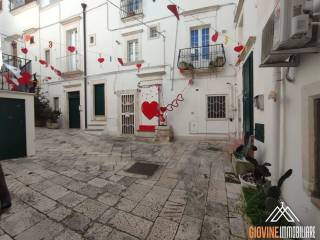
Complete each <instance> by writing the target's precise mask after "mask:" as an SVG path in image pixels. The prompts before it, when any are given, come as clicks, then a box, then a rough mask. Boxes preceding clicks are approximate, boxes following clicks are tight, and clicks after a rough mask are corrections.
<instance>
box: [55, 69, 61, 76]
mask: <svg viewBox="0 0 320 240" xmlns="http://www.w3.org/2000/svg"><path fill="white" fill-rule="evenodd" d="M54 71H55V73H56V74H57V75H58V76H59V77H61V76H62V73H61V71H59V70H57V69H55V70H54Z"/></svg>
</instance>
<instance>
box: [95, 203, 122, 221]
mask: <svg viewBox="0 0 320 240" xmlns="http://www.w3.org/2000/svg"><path fill="white" fill-rule="evenodd" d="M118 212H119V210H118V209H115V208H113V207H111V208H109V209H108V210H107V211H105V212H104V214H103V215H102V216H101V217H100V219H99V222H101V223H103V224H106V223H107V222H109V221H110V219H112V218H113V217H114V216H115V215H116V214H117V213H118Z"/></svg>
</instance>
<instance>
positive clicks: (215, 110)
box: [207, 95, 226, 119]
mask: <svg viewBox="0 0 320 240" xmlns="http://www.w3.org/2000/svg"><path fill="white" fill-rule="evenodd" d="M207 107H208V119H224V118H226V96H224V95H220V96H207Z"/></svg>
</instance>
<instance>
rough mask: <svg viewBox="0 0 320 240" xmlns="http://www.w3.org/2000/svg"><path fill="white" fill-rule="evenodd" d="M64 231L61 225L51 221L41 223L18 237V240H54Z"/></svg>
mask: <svg viewBox="0 0 320 240" xmlns="http://www.w3.org/2000/svg"><path fill="white" fill-rule="evenodd" d="M62 230H63V226H62V225H61V224H58V223H55V222H53V221H51V220H49V219H46V220H44V221H41V222H39V223H38V224H36V225H34V226H33V227H31V228H29V229H28V230H26V231H24V232H23V233H21V234H19V235H18V236H17V237H16V240H46V239H52V237H53V236H55V235H58V234H59V233H60V232H61V231H62Z"/></svg>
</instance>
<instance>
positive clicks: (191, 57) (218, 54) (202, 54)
mask: <svg viewBox="0 0 320 240" xmlns="http://www.w3.org/2000/svg"><path fill="white" fill-rule="evenodd" d="M225 63H226V55H225V51H224V46H223V44H216V45H208V46H202V47H194V48H184V49H180V50H179V57H178V68H179V69H181V70H195V69H208V70H215V69H216V68H220V67H223V66H224V65H225Z"/></svg>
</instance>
